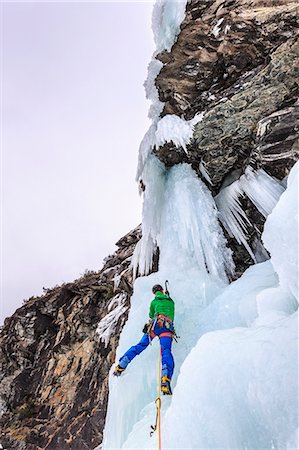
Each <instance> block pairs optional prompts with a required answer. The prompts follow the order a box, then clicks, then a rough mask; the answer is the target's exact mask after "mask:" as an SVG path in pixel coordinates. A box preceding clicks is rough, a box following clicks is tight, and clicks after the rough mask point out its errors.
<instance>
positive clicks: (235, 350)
mask: <svg viewBox="0 0 299 450" xmlns="http://www.w3.org/2000/svg"><path fill="white" fill-rule="evenodd" d="M182 169H184V170H182ZM185 169H186V167H185V166H184V165H182V166H181V167H180V166H179V167H176V168H175V170H174V171H173V173H171V174H168V176H169V180H170V181H171V182H170V183H169V184H168V185H167V183H166V185H165V195H166V196H167V195H168V194H169V190H172V192H173V193H174V195H173V201H170V202H169V203H168V204H167V207H166V208H165V210H164V212H165V216H163V217H164V220H163V221H161V224H160V246H161V255H160V268H159V272H157V273H154V274H152V275H150V276H147V277H142V278H139V279H137V281H136V283H135V286H134V295H133V298H132V308H131V310H130V314H129V319H128V321H127V323H126V325H125V327H124V330H123V332H122V335H121V339H120V346H119V349H118V351H117V357H120V356H121V355H122V354H123V353H124V351H125V350H127V348H128V347H129V346H131V345H132V344H134V343H135V342H137V341H138V340H139V338H140V336H141V332H140V330H141V329H142V326H143V323H144V322H145V321H146V319H147V315H148V307H149V302H150V300H151V294H150V290H151V286H152V285H153V284H155V283H157V282H159V283H161V282H163V280H165V279H166V278H167V279H169V281H170V287H171V294H172V297H173V299H174V300H175V303H176V320H175V323H176V328H177V332H178V334H179V335H180V336H181V339H180V340H179V342H178V344H174V357H175V362H176V368H175V375H174V378H173V381H172V384H173V396H172V398H163V399H162V429H163V430H164V432H163V448H165V449H178V450H186V449H189V448H190V449H199V448H200V449H205V450H215V449H216V448H217V449H219V448H221V449H226V450H231V449H238V450H248V449H254V450H261V449H264V450H266V449H267V450H273V449H275V450H293V449H295V448H297V443H296V433H297V427H298V403H297V399H298V388H297V381H298V317H297V312H296V308H297V303H296V301H295V299H294V295H293V294H292V289H290V287H292V285H293V283H294V274H293V272H292V270H293V267H292V264H291V266H290V267H289V269H290V272H291V274H290V275H289V276H288V277H285V278H283V279H284V282H283V284H282V283H281V273H284V272H281V270H280V269H281V268H280V266H279V265H278V266H276V267H278V270H277V271H278V275H279V277H278V275H277V274H276V272H275V271H274V269H273V265H272V263H271V261H267V262H265V263H261V264H256V265H254V266H252V267H250V268H249V269H248V270H247V271H246V272H245V273H244V274H243V276H242V277H241V278H240V279H239V280H237V281H235V282H233V283H231V284H230V285H228V286H227V285H226V284H225V283H224V281H221V280H220V278H219V276H218V277H217V276H215V275H214V276H212V275H209V274H208V273H207V271H206V270H205V269H204V268H203V266H202V262H201V259H200V258H197V257H196V256H195V254H194V249H193V250H192V246H191V245H190V246H189V245H188V239H187V242H186V238H187V234H188V233H185V232H184V231H182V230H183V228H184V226H185V225H186V224H190V221H191V222H192V220H193V219H191V218H190V216H191V215H192V214H194V213H195V214H196V210H197V208H196V206H195V204H194V203H192V201H191V202H189V200H186V198H184V195H183V192H184V190H185V189H186V186H184V183H186V184H187V185H188V183H189V182H190V183H191V184H192V183H193V181H192V177H191V176H190V172H189V168H188V169H186V172H185V173H184V171H185ZM176 171H177V173H176ZM180 171H181V172H180ZM178 175H179V176H178ZM169 180H168V181H169ZM190 180H191V181H190ZM176 183H177V186H176ZM294 183H296V173H295V169H293V171H292V172H291V175H290V178H289V182H288V188H287V190H286V192H285V193H284V194H283V195H282V196H281V198H280V200H279V201H278V204H277V206H276V207H275V209H274V211H273V213H272V214H271V215H270V216H269V217H268V219H267V222H266V228H267V232H266V234H267V235H268V238H269V244H270V247H271V245H273V240H275V239H276V240H277V241H278V238H277V236H278V234H277V233H282V234H283V233H287V231H288V226H289V220H285V216H284V214H277V213H276V211H280V209H281V208H282V210H283V211H284V213H286V214H288V217H289V218H290V220H291V218H292V217H293V215H292V214H290V211H289V210H288V207H290V208H291V209H292V210H293V209H295V210H296V204H295V203H294V202H295V201H296V200H295V197H296V195H297V192H296V189H295V187H294ZM176 191H179V192H180V199H181V201H182V203H183V204H184V208H185V209H184V211H185V214H183V215H180V214H177V209H176V208H180V207H181V206H180V205H179V204H178V203H179V202H177V199H176V201H174V199H175V198H176V195H175V192H176ZM207 197H208V194H207ZM191 198H192V196H191ZM211 208H212V210H213V207H212V206H211V204H210V203H209V200H208V201H207V204H206V210H208V211H210V209H211ZM210 212H211V211H210ZM174 217H176V220H172V219H173V218H174ZM184 221H185V222H186V223H185V224H184V225H182V224H181V222H183V223H184ZM268 221H270V222H269V223H268ZM187 228H189V225H188V227H187ZM207 228H208V227H207ZM176 233H177V234H176ZM201 233H202V231H201ZM180 234H181V236H179V235H180ZM189 235H192V233H191V232H190V231H189ZM275 236H276V238H275ZM173 238H174V239H173ZM206 239H207V243H209V242H210V237H209V235H208V233H207V235H206ZM296 242H297V241H296V236H295V234H294V233H293V232H290V233H289V235H288V239H287V240H286V241H285V245H286V247H284V245H283V246H282V247H281V250H280V254H279V257H280V258H282V259H283V258H284V256H282V253H283V252H284V251H287V254H286V256H285V257H286V258H287V255H289V253H288V252H289V247H291V248H292V251H293V249H294V247H295V246H296ZM202 251H203V250H202ZM270 251H271V249H270ZM278 251H279V248H278V246H277V247H274V251H273V249H272V252H273V254H275V252H278ZM202 257H203V255H202ZM277 259H278V255H277ZM290 259H292V256H290ZM276 267H275V265H274V268H275V269H276ZM279 283H280V284H279ZM157 344H158V343H157V342H153V344H152V346H151V347H150V348H149V349H147V350H146V351H145V352H144V353H143V354H142V355H140V356H139V357H138V358H136V360H134V361H133V362H132V364H131V365H129V367H128V369H127V371H126V372H125V374H124V376H123V377H121V378H120V379H117V380H115V379H110V395H109V406H108V413H107V421H106V427H105V433H104V443H103V449H105V450H112V449H127V450H128V449H139V450H148V449H154V448H157V436H156V435H154V436H153V437H152V438H150V437H149V431H150V425H151V424H153V423H154V421H155V404H154V400H155V398H156V383H157V359H158V354H159V350H158V345H157ZM166 430H167V431H166ZM294 446H295V447H294Z"/></svg>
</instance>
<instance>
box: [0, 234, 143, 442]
mask: <svg viewBox="0 0 299 450" xmlns="http://www.w3.org/2000/svg"><path fill="white" fill-rule="evenodd" d="M140 234H141V233H140V228H137V229H135V230H133V231H132V232H130V233H129V234H128V235H126V236H125V237H124V238H122V239H121V240H120V241H119V242H118V243H117V244H116V245H117V246H118V247H119V248H118V250H117V251H116V253H115V254H114V255H112V256H110V257H108V258H106V261H105V264H104V267H103V269H102V270H101V271H100V272H98V273H93V272H92V273H87V274H86V275H84V276H83V277H82V278H80V279H78V280H76V281H74V282H73V283H67V284H64V285H63V286H61V287H56V288H54V289H50V290H48V291H46V292H45V294H44V295H43V296H42V297H38V298H32V299H29V300H28V301H27V302H26V303H25V304H24V306H22V307H21V308H19V309H18V310H17V311H16V312H15V314H14V315H13V316H12V317H10V318H8V319H6V321H5V324H4V326H3V328H2V330H1V335H0V410H1V411H2V416H1V419H0V427H1V434H0V443H1V444H2V446H3V448H5V449H24V450H25V449H26V450H37V449H49V450H50V449H53V450H54V449H55V450H67V449H72V450H75V449H78V450H83V449H90V448H94V447H96V446H97V445H98V444H99V443H100V442H101V440H102V432H103V427H104V422H105V415H106V405H107V397H108V373H109V370H110V367H111V365H112V364H113V363H114V361H115V351H116V348H117V345H118V339H119V335H120V332H121V329H122V327H123V325H124V323H125V321H126V319H127V315H128V310H129V307H130V296H131V293H132V281H133V280H132V271H131V269H130V267H129V265H130V258H131V255H132V253H133V250H134V248H135V245H136V243H137V242H138V240H139V238H140ZM99 323H100V326H99V328H98V333H97V327H98V324H99Z"/></svg>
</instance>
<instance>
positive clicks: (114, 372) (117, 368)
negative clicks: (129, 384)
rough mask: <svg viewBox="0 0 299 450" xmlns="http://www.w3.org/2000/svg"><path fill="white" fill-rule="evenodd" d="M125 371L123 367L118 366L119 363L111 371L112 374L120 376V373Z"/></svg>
mask: <svg viewBox="0 0 299 450" xmlns="http://www.w3.org/2000/svg"><path fill="white" fill-rule="evenodd" d="M124 371H125V369H123V368H122V367H120V366H119V365H117V366H116V367H115V369H114V371H113V375H114V376H115V377H120V376H121V374H122V373H123V372H124Z"/></svg>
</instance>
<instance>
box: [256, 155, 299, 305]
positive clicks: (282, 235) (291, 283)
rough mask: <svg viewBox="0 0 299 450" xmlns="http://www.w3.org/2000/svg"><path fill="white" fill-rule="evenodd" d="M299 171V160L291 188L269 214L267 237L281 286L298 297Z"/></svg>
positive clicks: (265, 240)
mask: <svg viewBox="0 0 299 450" xmlns="http://www.w3.org/2000/svg"><path fill="white" fill-rule="evenodd" d="M298 171H299V163H298V162H297V163H296V164H295V166H294V167H293V168H292V170H291V172H290V174H289V177H288V188H287V190H286V191H285V192H284V193H283V194H282V196H281V199H280V201H279V203H278V205H277V206H276V207H275V209H274V210H273V212H272V214H271V215H270V216H269V218H268V220H267V222H266V224H265V228H264V233H263V241H264V244H265V246H266V247H267V249H268V250H269V252H270V254H271V260H272V264H273V266H274V268H275V270H276V272H277V273H278V275H279V280H280V284H281V286H282V287H283V288H284V289H285V290H286V291H288V292H290V293H291V294H292V295H293V296H294V297H296V298H297V299H298V279H299V273H298V255H299V247H298V233H299V231H298V230H299V224H298V222H299V214H298V203H299V202H298Z"/></svg>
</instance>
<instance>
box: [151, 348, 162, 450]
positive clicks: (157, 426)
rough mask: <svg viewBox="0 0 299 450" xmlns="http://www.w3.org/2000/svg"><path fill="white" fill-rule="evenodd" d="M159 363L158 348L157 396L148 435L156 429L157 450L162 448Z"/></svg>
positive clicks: (160, 362)
mask: <svg viewBox="0 0 299 450" xmlns="http://www.w3.org/2000/svg"><path fill="white" fill-rule="evenodd" d="M161 365H162V350H161V348H160V349H159V358H158V385H157V386H158V397H157V398H156V400H155V403H156V407H157V413H156V422H155V425H151V429H152V431H151V432H150V436H152V435H153V434H154V432H155V431H156V430H158V450H161V449H162V439H161V386H160V383H161Z"/></svg>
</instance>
